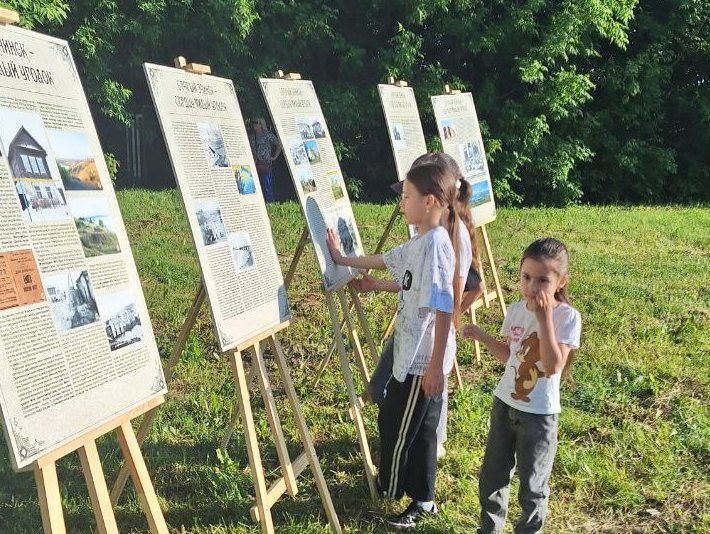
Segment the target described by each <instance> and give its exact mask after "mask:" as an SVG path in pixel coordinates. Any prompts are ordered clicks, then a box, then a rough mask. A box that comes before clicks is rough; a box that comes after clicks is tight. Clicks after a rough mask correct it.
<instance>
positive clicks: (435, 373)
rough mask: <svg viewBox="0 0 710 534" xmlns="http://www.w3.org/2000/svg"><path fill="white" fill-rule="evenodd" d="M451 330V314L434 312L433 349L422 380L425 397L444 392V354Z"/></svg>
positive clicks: (439, 311)
mask: <svg viewBox="0 0 710 534" xmlns="http://www.w3.org/2000/svg"><path fill="white" fill-rule="evenodd" d="M450 328H451V314H450V313H446V312H443V311H441V310H436V318H435V320H434V348H433V349H432V351H431V360H430V361H429V367H427V370H426V373H424V378H423V379H422V392H423V393H424V396H425V397H432V396H434V395H438V394H439V393H441V392H442V391H444V386H445V384H444V382H445V380H444V353H445V352H446V342H447V341H448V338H449V329H450Z"/></svg>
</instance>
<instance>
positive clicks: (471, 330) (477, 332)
mask: <svg viewBox="0 0 710 534" xmlns="http://www.w3.org/2000/svg"><path fill="white" fill-rule="evenodd" d="M482 333H483V330H481V329H480V328H479V327H478V326H477V325H475V324H467V325H466V326H464V327H463V330H461V335H462V336H463V337H465V338H468V339H476V340H478V341H481V334H482Z"/></svg>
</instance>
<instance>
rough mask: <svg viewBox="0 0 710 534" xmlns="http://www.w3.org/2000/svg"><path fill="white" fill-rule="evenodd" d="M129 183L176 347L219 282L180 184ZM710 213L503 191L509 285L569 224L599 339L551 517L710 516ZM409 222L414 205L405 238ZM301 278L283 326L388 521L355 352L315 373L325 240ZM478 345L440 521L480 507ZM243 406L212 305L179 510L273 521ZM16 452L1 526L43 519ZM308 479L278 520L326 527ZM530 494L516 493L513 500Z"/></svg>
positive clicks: (192, 359)
mask: <svg viewBox="0 0 710 534" xmlns="http://www.w3.org/2000/svg"><path fill="white" fill-rule="evenodd" d="M119 201H120V203H121V207H122V210H123V214H124V217H125V219H126V223H127V226H128V232H129V236H130V238H131V243H132V246H133V254H134V256H135V258H136V261H137V264H138V270H139V272H140V275H141V278H142V280H143V288H144V291H145V293H146V297H147V301H148V307H149V309H150V312H151V317H152V320H153V324H154V327H155V332H156V336H157V338H158V344H159V346H160V349H161V353H162V354H163V356H166V355H167V354H168V353H169V351H170V349H171V346H172V344H173V343H174V340H175V337H176V335H177V332H178V329H179V328H180V325H181V323H182V320H183V317H184V315H185V313H186V311H187V309H188V307H189V305H190V303H191V300H192V298H193V297H194V293H195V291H196V289H197V285H198V283H199V271H198V268H197V264H196V260H195V253H194V251H193V247H192V242H191V238H190V235H189V234H188V232H187V226H186V221H185V217H184V214H183V208H182V204H181V201H180V199H179V197H178V195H177V193H176V192H175V191H168V192H163V193H150V192H144V191H126V192H122V193H120V195H119ZM269 211H270V215H271V220H272V224H273V229H274V233H275V236H276V244H277V249H278V251H279V255H280V258H281V261H282V266H283V267H284V270H285V269H286V268H287V266H288V264H289V262H290V259H291V255H292V253H293V250H294V249H295V246H296V243H297V241H298V238H299V236H300V232H301V228H302V224H303V218H302V216H301V213H300V211H299V210H298V208H297V206H296V205H295V204H283V205H273V206H270V208H269ZM391 211H392V207H391V206H376V205H363V204H358V205H356V206H355V215H356V218H357V221H358V224H359V227H360V231H361V234H362V238H363V241H364V243H365V247H366V249H367V250H372V248H373V247H374V245H375V243H376V241H377V239H378V238H379V235H380V233H381V232H382V228H383V227H384V225H385V223H386V221H387V220H388V218H389V216H390V214H391ZM709 230H710V210H708V209H703V208H675V207H673V208H617V207H596V208H590V207H576V208H569V209H564V210H558V209H524V210H522V209H501V210H499V217H498V220H497V221H495V222H494V223H493V224H491V225H490V237H491V240H492V244H493V248H494V253H495V255H496V258H497V261H498V263H499V267H500V275H501V280H502V284H503V287H504V290H505V293H506V296H507V301H508V302H510V301H513V300H514V299H517V298H518V296H517V289H516V287H517V286H516V279H517V268H518V267H517V266H518V261H519V257H520V254H521V252H522V249H523V248H524V247H525V246H526V245H527V244H528V243H529V242H530V241H532V240H533V239H534V238H536V237H539V236H542V235H554V236H556V237H559V238H561V239H562V240H564V241H565V242H566V243H567V244H568V245H569V247H570V252H571V256H572V260H571V261H572V264H571V266H572V281H571V288H570V289H571V296H572V298H573V300H574V303H575V305H576V306H577V307H578V308H579V310H580V311H581V313H582V318H583V325H584V327H583V339H582V349H581V350H580V352H579V354H578V356H577V359H576V361H575V363H574V367H573V380H572V381H571V382H568V383H567V384H565V385H564V387H563V394H562V395H563V413H562V416H561V418H560V448H559V453H558V455H557V459H556V463H555V468H554V473H553V476H552V498H551V504H550V508H551V509H550V514H549V522H548V529H547V530H548V532H578V531H584V532H600V531H606V532H629V531H637V532H649V531H650V532H687V531H708V529H710V515H709V513H708V502H709V492H710V484H709V483H708V480H709V479H710V477H709V475H710V473H709V472H708V471H709V469H708V466H710V450H709V444H710V417H709V414H708V404H707V399H708V393H709V392H710V388H709V387H708V380H709V379H708V377H710V346H709V340H710V328H708V326H709V323H710V321H709V320H708V319H709V313H710V311H709V309H710V297H709V295H708V287H710V275H709V273H710V269H709V267H710V262H708V255H709V253H710V232H709ZM404 235H405V229H404V225H403V224H402V223H399V224H398V225H397V227H396V231H395V234H394V235H393V237H392V238H391V240H390V245H392V244H394V243H396V242H398V241H401V240H403V239H404ZM289 297H290V300H291V304H292V310H293V313H294V317H295V321H294V323H293V324H292V326H291V327H289V328H288V329H287V330H286V331H285V332H284V334H283V337H282V339H283V343H284V346H285V349H286V353H287V355H288V357H289V360H290V363H291V371H292V374H293V377H294V381H295V383H296V387H297V390H298V393H299V395H300V397H301V399H302V402H303V406H304V410H305V414H306V418H307V420H308V423H309V425H310V428H311V431H312V434H313V436H314V438H315V441H316V449H317V451H318V453H319V455H320V458H321V464H322V466H323V470H324V472H325V475H326V478H327V481H328V484H329V487H330V491H331V494H332V497H333V500H334V502H335V506H336V509H337V511H338V514H339V517H340V520H341V522H342V523H343V525H344V527H345V528H346V530H347V531H349V532H381V531H384V530H385V529H384V526H383V520H382V519H383V517H384V516H386V515H387V514H388V513H390V512H392V511H393V510H396V509H399V507H400V506H401V505H400V504H398V503H386V502H385V503H371V502H370V501H369V498H368V491H367V487H366V484H365V481H364V476H363V472H362V464H361V461H360V459H359V455H358V448H357V444H356V441H355V436H354V430H353V426H352V423H351V422H350V421H349V419H348V417H347V415H346V409H347V397H346V393H345V390H344V385H343V380H342V378H341V374H340V370H339V368H338V366H337V365H336V363H335V362H332V363H331V364H330V366H329V367H328V370H327V372H326V374H325V377H324V379H323V381H322V383H321V384H320V385H319V386H318V387H317V388H316V387H314V386H313V376H314V371H315V369H316V367H317V365H318V363H319V362H320V361H321V360H322V358H323V357H324V355H325V354H326V353H327V350H328V348H329V343H330V342H331V341H332V339H333V335H332V331H331V327H330V324H329V321H328V317H327V311H326V309H325V305H324V302H323V298H322V295H321V294H320V293H319V291H318V275H317V272H316V264H315V261H314V258H313V255H312V251H311V250H310V249H307V253H306V254H305V255H304V257H303V260H302V262H301V264H300V266H299V269H298V271H297V273H296V276H295V278H294V283H293V285H292V287H291V288H290V290H289ZM394 304H395V301H394V296H391V295H387V296H381V295H380V296H367V297H366V299H365V306H366V311H367V314H368V317H369V321H370V325H371V328H372V330H373V333H374V335H375V338H376V339H379V338H380V337H381V335H382V333H383V330H384V328H385V327H386V325H387V321H388V319H389V316H390V314H391V313H392V310H393V309H394ZM479 320H480V321H481V323H482V324H483V325H484V326H485V327H487V328H488V329H490V330H497V329H498V328H499V327H500V323H501V315H500V310H499V309H498V308H497V307H493V308H491V309H490V310H481V311H480V312H479ZM471 354H472V346H471V345H470V344H469V343H467V342H462V343H460V346H459V352H458V355H459V360H460V362H461V363H462V367H463V370H464V374H465V381H466V387H465V388H464V389H463V390H461V391H456V392H455V393H454V394H452V396H451V401H450V402H451V418H450V423H449V442H448V445H447V449H448V455H447V456H446V458H445V459H444V460H443V462H442V463H441V469H440V471H439V475H438V490H437V492H438V499H439V500H440V502H441V503H442V508H443V513H442V514H441V515H440V516H438V517H437V518H436V519H434V520H431V521H429V522H427V523H426V524H425V525H423V528H422V530H424V531H429V532H472V531H473V530H474V529H475V527H476V524H477V520H476V518H477V515H478V502H477V472H478V468H479V466H480V462H481V458H482V455H483V446H484V443H485V438H486V433H487V427H488V422H487V417H488V410H489V407H490V400H491V392H492V390H493V387H494V386H495V383H496V381H497V379H498V377H499V376H500V373H501V372H502V368H501V366H500V365H498V364H497V363H495V362H494V361H493V359H492V358H491V357H490V356H489V355H487V354H486V353H485V352H484V359H483V363H482V365H480V366H479V365H477V364H476V363H475V362H474V361H472V357H471ZM276 394H277V397H278V400H279V405H280V406H281V407H282V421H283V423H284V426H285V432H286V435H287V439H288V440H289V441H290V444H291V446H290V450H291V452H292V454H293V455H294V456H295V454H297V453H298V452H299V447H298V445H297V437H296V432H295V428H294V426H293V424H292V419H291V417H290V413H289V412H288V409H287V407H286V403H285V401H284V398H283V394H282V392H281V390H280V389H279V387H278V386H277V389H276ZM252 399H253V406H254V408H255V412H256V414H257V416H258V421H259V423H258V425H257V429H258V432H259V435H260V436H261V438H262V439H261V444H262V454H263V456H264V458H265V463H266V465H267V467H268V468H269V469H270V470H271V471H270V472H271V473H272V474H274V473H275V472H276V470H277V459H276V453H275V450H274V448H273V447H272V446H271V443H270V441H269V439H268V437H269V431H268V425H267V424H266V420H265V418H264V416H263V406H262V403H261V400H260V398H259V399H257V398H256V396H253V397H252ZM234 409H235V407H234V387H233V384H232V380H231V375H230V371H229V368H228V363H227V360H226V358H225V357H223V356H220V355H219V354H217V351H216V346H215V341H214V337H213V333H212V327H211V323H210V318H209V313H208V312H207V310H203V311H202V314H201V315H200V318H199V321H198V324H197V328H196V329H195V332H194V333H193V335H192V336H191V337H190V340H189V342H188V346H187V349H186V352H185V354H184V356H183V358H182V361H181V363H180V365H179V367H178V368H177V370H176V373H175V376H174V380H173V382H172V384H171V385H170V397H169V400H168V402H167V403H166V404H165V405H164V406H163V407H162V408H161V411H160V415H159V417H158V418H157V421H156V424H155V426H154V428H153V432H152V434H151V436H150V439H149V441H148V443H147V444H146V452H145V455H146V457H147V460H148V463H149V465H150V468H151V472H152V475H153V480H154V482H155V486H156V489H157V491H158V494H159V496H160V499H161V502H162V505H163V508H164V510H165V512H166V519H167V522H168V524H169V525H170V526H171V528H172V529H173V530H174V531H176V532H180V531H185V532H198V533H215V534H216V533H227V532H258V531H259V529H258V527H257V526H255V525H254V524H253V523H252V522H251V520H250V517H249V506H250V505H251V504H252V502H253V501H252V495H253V487H252V483H251V479H250V476H249V474H248V472H247V471H245V466H247V465H248V464H247V458H246V452H245V447H244V439H243V437H242V434H241V432H240V431H238V432H237V433H236V434H235V437H234V438H233V439H232V442H231V443H230V446H229V450H228V454H227V455H220V454H218V453H217V448H218V443H219V441H220V439H221V437H222V435H223V433H224V431H225V428H226V426H227V424H228V422H229V420H230V418H231V416H232V414H233V412H234ZM366 416H367V426H368V431H369V435H370V436H371V441H372V444H373V447H374V448H375V449H376V446H377V445H376V443H377V433H376V412H375V410H374V409H373V408H371V407H368V408H367V410H366ZM239 428H240V427H238V429H239ZM100 448H101V452H102V454H103V456H105V457H106V460H105V462H104V466H105V469H106V472H107V476H108V479H109V481H111V482H112V481H113V479H114V478H115V475H116V471H117V468H118V458H119V454H118V453H117V449H116V446H115V443H114V440H113V439H112V438H109V439H104V440H102V441H101V443H100ZM6 455H7V452H6V450H4V448H3V450H2V451H0V466H1V467H0V531H2V532H34V531H38V530H39V529H40V528H41V522H40V518H39V511H38V507H37V497H36V492H35V488H34V482H33V478H32V476H31V475H30V474H19V475H18V474H14V473H13V472H12V471H11V469H10V467H9V461H8V460H7V456H6ZM59 477H60V481H61V483H62V492H63V495H64V498H65V513H66V517H67V523H68V526H69V529H70V531H73V532H87V531H89V530H90V528H92V527H93V524H94V523H93V516H92V514H91V509H90V506H89V501H88V496H87V492H86V489H85V486H84V482H83V478H82V475H81V471H80V469H79V462H78V460H77V459H76V457H75V456H72V457H69V458H67V459H64V460H62V461H61V462H60V463H59ZM299 483H300V485H299V495H298V496H297V497H296V499H295V500H291V499H289V498H288V497H286V498H284V499H282V500H281V501H280V502H279V503H278V504H277V505H276V507H275V508H274V520H275V524H276V526H277V531H278V532H294V533H299V534H303V533H310V532H323V531H326V530H327V528H326V521H325V517H324V514H323V512H322V508H321V504H320V500H319V497H318V493H317V491H316V490H315V487H314V485H313V482H312V477H311V476H310V474H308V472H306V474H305V476H303V477H302V478H300V479H299ZM514 488H517V484H516V485H515V486H514ZM117 514H118V521H119V525H120V528H121V531H122V532H144V531H146V525H145V521H144V518H143V516H142V515H141V512H140V508H139V506H138V501H137V499H136V497H135V494H134V493H133V491H132V490H131V491H130V492H128V493H127V495H126V497H124V499H123V500H122V503H121V505H120V507H119V509H118V512H117ZM516 514H517V505H515V504H514V505H513V507H512V510H511V515H512V516H516Z"/></svg>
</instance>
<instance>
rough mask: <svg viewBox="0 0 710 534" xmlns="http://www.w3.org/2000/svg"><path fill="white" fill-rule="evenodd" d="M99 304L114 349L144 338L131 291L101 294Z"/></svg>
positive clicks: (107, 334)
mask: <svg viewBox="0 0 710 534" xmlns="http://www.w3.org/2000/svg"><path fill="white" fill-rule="evenodd" d="M97 304H98V309H99V315H100V316H101V319H102V320H103V322H104V326H105V327H106V337H107V338H108V344H109V346H110V347H111V350H112V351H114V350H118V349H121V348H123V347H126V346H128V345H132V344H133V343H138V342H139V341H141V340H142V339H143V325H142V324H141V319H140V316H139V315H138V308H137V307H136V303H135V299H134V298H133V294H132V293H131V292H130V291H119V292H117V293H110V294H108V295H101V296H100V297H99V298H98V302H97Z"/></svg>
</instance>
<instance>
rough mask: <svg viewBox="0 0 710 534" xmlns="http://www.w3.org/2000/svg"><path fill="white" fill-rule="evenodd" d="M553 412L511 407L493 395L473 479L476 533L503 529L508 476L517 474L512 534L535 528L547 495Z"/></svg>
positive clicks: (553, 448) (554, 440)
mask: <svg viewBox="0 0 710 534" xmlns="http://www.w3.org/2000/svg"><path fill="white" fill-rule="evenodd" d="M557 418H558V415H557V414H552V415H538V414H532V413H527V412H521V411H520V410H516V409H515V408H511V407H510V406H508V405H507V404H506V403H504V402H503V401H502V400H500V399H499V398H498V397H493V407H492V409H491V429H490V431H489V432H488V441H487V443H486V452H485V455H484V457H483V465H482V466H481V473H480V475H479V478H478V498H479V501H480V503H481V525H480V529H479V532H484V533H489V532H496V533H497V532H503V526H504V525H505V518H506V515H507V514H508V496H509V494H510V479H511V477H512V476H513V472H514V471H515V468H516V467H517V469H518V475H519V477H520V489H519V491H518V501H519V502H520V508H521V516H520V519H519V520H518V522H517V523H516V524H515V532H516V533H529V532H530V533H532V532H540V531H541V530H542V526H543V523H544V522H545V515H546V514H547V501H548V499H549V497H550V486H549V485H548V482H549V480H550V473H552V463H553V461H554V459H555V453H556V452H557Z"/></svg>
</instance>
